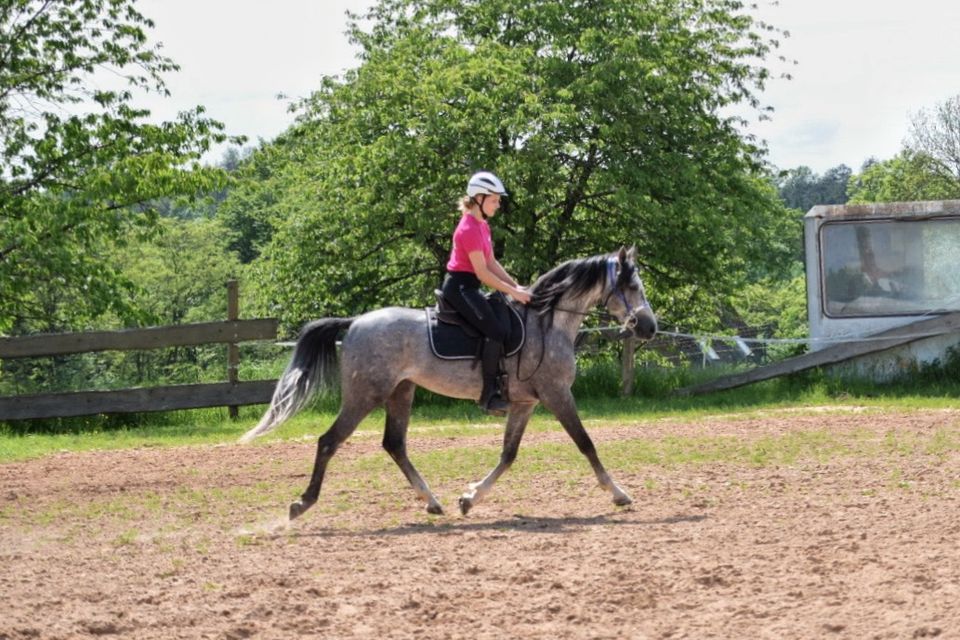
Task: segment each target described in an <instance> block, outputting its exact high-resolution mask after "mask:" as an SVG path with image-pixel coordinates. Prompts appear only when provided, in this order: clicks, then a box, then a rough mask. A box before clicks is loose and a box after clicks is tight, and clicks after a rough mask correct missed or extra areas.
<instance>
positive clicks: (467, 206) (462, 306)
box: [442, 171, 530, 415]
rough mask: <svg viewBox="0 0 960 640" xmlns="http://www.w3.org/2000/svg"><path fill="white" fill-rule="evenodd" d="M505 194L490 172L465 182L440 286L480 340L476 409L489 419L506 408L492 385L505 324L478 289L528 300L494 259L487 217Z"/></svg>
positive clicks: (523, 301)
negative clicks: (480, 384)
mask: <svg viewBox="0 0 960 640" xmlns="http://www.w3.org/2000/svg"><path fill="white" fill-rule="evenodd" d="M506 195H507V192H506V190H505V189H504V188H503V183H502V182H501V181H500V179H499V178H498V177H497V176H495V175H493V174H492V173H490V172H489V171H481V172H479V173H475V174H474V175H473V176H471V177H470V180H469V181H468V182H467V195H466V197H464V198H463V200H461V202H460V211H461V212H462V213H463V216H462V217H461V218H460V223H459V224H458V225H457V228H456V230H455V231H454V232H453V248H452V249H451V250H450V260H449V261H448V262H447V275H446V277H445V278H444V280H443V287H442V289H443V297H444V298H445V299H446V300H447V301H449V302H450V304H451V305H453V306H454V307H455V308H456V310H457V311H458V312H459V313H460V314H461V315H462V316H463V317H465V318H466V319H467V320H468V321H469V322H470V324H472V325H473V326H474V327H476V329H477V330H478V331H480V333H482V334H483V336H484V340H483V351H482V353H481V359H480V363H481V366H482V369H483V391H481V393H480V401H479V404H480V406H481V407H482V408H483V409H484V410H485V411H486V412H487V413H490V414H492V415H503V414H504V413H505V412H506V410H507V407H508V406H509V404H508V403H507V401H506V400H505V399H504V397H503V394H502V393H501V391H500V389H499V386H498V380H497V377H498V376H497V373H498V372H497V369H498V367H499V363H500V357H501V355H502V353H503V342H504V340H505V339H506V335H507V331H508V330H509V324H508V322H509V319H508V318H498V317H497V315H496V314H495V313H494V311H493V308H492V307H491V306H490V303H489V302H487V299H486V297H485V296H484V295H483V294H482V293H481V291H480V284H481V283H483V284H485V285H487V286H488V287H490V288H492V289H496V290H497V291H500V292H502V293H506V294H508V295H509V296H510V297H512V298H513V299H514V300H517V301H518V302H521V303H523V304H526V303H527V302H529V301H530V294H529V293H528V292H527V290H526V288H524V287H521V286H520V285H518V284H517V281H516V280H514V279H513V278H512V277H510V274H508V273H507V272H506V270H505V269H504V268H503V266H501V265H500V263H499V262H498V261H497V259H496V258H495V257H494V256H493V244H492V242H491V240H490V227H489V225H488V224H487V218H492V217H493V216H494V215H496V213H497V210H498V209H499V208H500V198H501V197H502V196H506Z"/></svg>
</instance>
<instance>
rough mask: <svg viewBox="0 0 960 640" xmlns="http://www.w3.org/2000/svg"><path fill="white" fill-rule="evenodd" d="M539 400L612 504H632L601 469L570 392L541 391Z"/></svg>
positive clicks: (598, 458) (594, 448)
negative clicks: (556, 422) (553, 417)
mask: <svg viewBox="0 0 960 640" xmlns="http://www.w3.org/2000/svg"><path fill="white" fill-rule="evenodd" d="M540 400H541V402H543V406H544V407H546V408H547V410H549V411H550V413H552V414H553V415H555V416H556V417H557V419H558V420H559V421H560V424H561V425H563V429H564V431H566V432H567V435H569V436H570V437H571V438H573V441H574V443H576V445H577V448H578V449H580V453H582V454H583V455H585V456H586V457H587V460H589V461H590V466H591V467H593V472H594V473H595V474H596V476H597V480H598V481H599V482H600V486H601V487H603V488H604V489H606V490H607V491H609V492H610V493H612V494H613V503H614V504H615V505H617V506H619V507H623V506H626V505H628V504H630V503H631V502H633V500H632V499H631V498H630V496H629V495H628V494H627V492H626V491H624V490H623V489H621V488H620V487H618V486H617V483H615V482H614V481H613V479H611V478H610V474H608V473H607V470H606V469H604V468H603V464H602V463H601V462H600V457H599V456H598V455H597V449H596V447H594V446H593V441H592V440H591V439H590V436H589V435H588V434H587V430H586V429H584V428H583V423H582V422H581V421H580V416H579V414H577V405H576V402H574V399H573V394H572V393H570V390H569V389H557V390H551V391H550V392H548V393H543V392H542V391H541V393H540Z"/></svg>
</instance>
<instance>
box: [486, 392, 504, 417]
mask: <svg viewBox="0 0 960 640" xmlns="http://www.w3.org/2000/svg"><path fill="white" fill-rule="evenodd" d="M482 408H483V410H484V411H486V412H487V415H491V416H505V415H507V410H508V409H509V408H510V403H509V402H507V401H506V400H504V399H503V396H501V395H500V393H499V392H496V393H494V394H493V395H491V396H490V397H489V398H488V399H487V405H486V406H485V407H482Z"/></svg>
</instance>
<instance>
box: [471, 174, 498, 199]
mask: <svg viewBox="0 0 960 640" xmlns="http://www.w3.org/2000/svg"><path fill="white" fill-rule="evenodd" d="M492 193H496V194H497V195H501V196H505V195H507V190H506V189H504V187H503V183H502V182H500V178H498V177H497V176H495V175H493V174H492V173H490V172H489V171H480V172H478V173H475V174H473V175H472V176H470V180H469V182H467V195H468V196H470V197H471V198H473V197H475V196H478V195H480V194H492Z"/></svg>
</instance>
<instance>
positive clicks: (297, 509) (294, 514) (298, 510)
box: [290, 500, 310, 520]
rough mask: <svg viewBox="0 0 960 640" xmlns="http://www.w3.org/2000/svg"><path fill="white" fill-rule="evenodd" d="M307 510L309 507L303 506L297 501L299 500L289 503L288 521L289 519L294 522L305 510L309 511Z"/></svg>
mask: <svg viewBox="0 0 960 640" xmlns="http://www.w3.org/2000/svg"><path fill="white" fill-rule="evenodd" d="M309 508H310V507H308V506H305V505H304V504H303V502H301V501H299V500H298V501H297V502H293V503H291V504H290V519H291V520H296V519H297V518H299V517H300V516H301V515H303V512H304V511H306V510H307V509H309Z"/></svg>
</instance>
